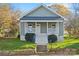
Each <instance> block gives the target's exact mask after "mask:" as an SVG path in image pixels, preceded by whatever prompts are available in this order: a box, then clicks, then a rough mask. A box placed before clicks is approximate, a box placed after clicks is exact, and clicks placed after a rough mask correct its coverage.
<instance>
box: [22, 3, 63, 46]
mask: <svg viewBox="0 0 79 59" xmlns="http://www.w3.org/2000/svg"><path fill="white" fill-rule="evenodd" d="M63 21H64V17H62V16H61V15H59V14H58V13H56V12H55V11H53V10H52V9H50V8H48V7H47V6H46V5H44V4H40V6H38V7H36V8H34V9H33V10H31V11H29V12H28V13H27V14H26V15H24V16H23V17H22V18H20V40H23V41H25V34H26V33H35V34H36V39H35V43H36V44H37V45H47V44H48V35H50V34H55V35H56V36H57V40H58V41H63V39H64V38H63V37H64V25H63Z"/></svg>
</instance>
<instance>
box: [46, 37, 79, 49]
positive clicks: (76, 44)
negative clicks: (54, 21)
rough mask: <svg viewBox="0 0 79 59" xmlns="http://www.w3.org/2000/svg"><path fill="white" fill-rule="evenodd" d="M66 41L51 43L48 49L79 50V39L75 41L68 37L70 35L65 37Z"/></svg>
mask: <svg viewBox="0 0 79 59" xmlns="http://www.w3.org/2000/svg"><path fill="white" fill-rule="evenodd" d="M64 37H65V38H64V41H62V42H56V43H50V44H49V45H48V48H49V49H51V47H52V48H76V49H79V38H77V39H75V38H73V37H68V35H65V36H64Z"/></svg>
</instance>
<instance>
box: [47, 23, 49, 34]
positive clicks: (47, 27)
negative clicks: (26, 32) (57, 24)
mask: <svg viewBox="0 0 79 59" xmlns="http://www.w3.org/2000/svg"><path fill="white" fill-rule="evenodd" d="M48 29H49V28H48V22H47V35H48Z"/></svg>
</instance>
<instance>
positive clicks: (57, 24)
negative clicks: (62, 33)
mask: <svg viewBox="0 0 79 59" xmlns="http://www.w3.org/2000/svg"><path fill="white" fill-rule="evenodd" d="M56 35H57V41H59V22H57V23H56Z"/></svg>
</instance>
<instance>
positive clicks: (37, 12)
mask: <svg viewBox="0 0 79 59" xmlns="http://www.w3.org/2000/svg"><path fill="white" fill-rule="evenodd" d="M40 13H41V14H40ZM28 16H57V14H55V13H51V12H50V11H49V10H47V9H46V8H45V7H43V6H40V7H39V8H38V9H36V10H34V11H33V12H31V13H29V14H28Z"/></svg>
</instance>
